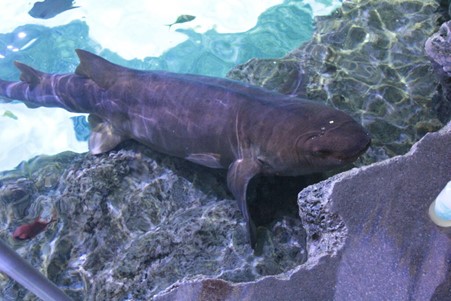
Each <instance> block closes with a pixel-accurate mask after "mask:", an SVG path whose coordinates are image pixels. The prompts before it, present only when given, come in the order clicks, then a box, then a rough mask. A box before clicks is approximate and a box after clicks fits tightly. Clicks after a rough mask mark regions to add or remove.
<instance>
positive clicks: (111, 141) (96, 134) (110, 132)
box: [88, 114, 126, 155]
mask: <svg viewBox="0 0 451 301" xmlns="http://www.w3.org/2000/svg"><path fill="white" fill-rule="evenodd" d="M88 121H89V126H90V127H91V134H90V136H89V151H90V152H91V154H93V155H97V154H101V153H104V152H107V151H109V150H112V149H113V148H115V147H116V146H117V145H118V144H119V143H121V142H122V141H124V140H126V138H125V137H123V136H122V135H120V134H119V133H117V132H116V131H115V129H114V128H113V126H112V125H111V123H109V122H107V121H103V120H102V119H101V118H100V117H98V116H96V115H93V114H91V115H89V117H88Z"/></svg>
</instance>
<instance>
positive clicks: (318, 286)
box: [155, 123, 451, 301]
mask: <svg viewBox="0 0 451 301" xmlns="http://www.w3.org/2000/svg"><path fill="white" fill-rule="evenodd" d="M450 170H451V123H448V125H447V126H446V127H445V128H443V129H442V130H441V131H439V132H437V133H430V134H427V135H426V136H425V137H424V138H422V139H421V140H420V141H419V142H418V143H416V144H415V145H414V146H413V147H412V149H411V150H410V152H409V153H407V154H406V155H404V156H398V157H394V158H392V159H388V160H386V161H382V162H379V163H375V164H373V165H370V166H367V167H362V168H359V169H352V170H350V171H347V172H344V173H341V174H338V175H336V176H334V177H332V178H329V179H327V180H325V181H323V182H320V183H318V184H315V185H312V186H309V187H307V188H306V189H304V190H303V191H302V192H301V193H300V194H299V199H298V203H299V207H300V216H301V218H302V220H303V225H304V227H305V229H306V230H307V249H308V259H307V261H306V262H305V263H303V264H301V265H299V266H298V267H297V268H295V269H294V270H292V271H290V272H287V273H285V274H283V275H279V276H275V277H274V276H269V277H265V278H263V279H260V280H258V281H254V282H248V283H241V284H232V283H230V282H226V281H223V280H215V279H204V280H201V281H194V282H180V283H178V284H175V285H173V286H172V287H171V288H170V289H168V290H166V291H165V292H163V293H160V294H159V295H158V296H157V297H156V298H155V299H156V300H160V301H163V300H171V301H173V300H230V301H231V300H363V299H365V300H451V269H450V267H451V229H449V228H448V229H445V228H439V227H437V226H436V225H435V224H433V223H432V222H431V220H430V219H429V216H428V208H429V206H430V204H431V203H432V201H433V200H434V199H435V197H436V196H437V195H438V193H439V192H440V190H441V189H442V188H443V187H444V186H445V185H446V183H447V182H448V181H449V180H451V173H450Z"/></svg>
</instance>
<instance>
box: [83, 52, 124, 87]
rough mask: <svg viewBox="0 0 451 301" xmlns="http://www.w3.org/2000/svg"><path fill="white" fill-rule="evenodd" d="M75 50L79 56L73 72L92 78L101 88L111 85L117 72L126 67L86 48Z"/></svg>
mask: <svg viewBox="0 0 451 301" xmlns="http://www.w3.org/2000/svg"><path fill="white" fill-rule="evenodd" d="M75 51H76V52H77V55H78V57H79V58H80V65H78V67H77V69H76V70H75V74H77V75H80V76H84V77H88V78H90V79H92V80H93V81H94V82H95V83H96V84H97V85H99V86H100V87H102V88H103V89H108V88H109V87H111V86H112V85H113V84H114V83H115V82H116V79H117V76H118V74H117V73H118V72H120V71H124V69H126V68H124V67H121V66H119V65H116V64H113V63H111V62H109V61H107V60H105V59H104V58H101V57H100V56H98V55H95V54H93V53H91V52H88V51H86V50H82V49H76V50H75Z"/></svg>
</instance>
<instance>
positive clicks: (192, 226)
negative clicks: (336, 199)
mask: <svg viewBox="0 0 451 301" xmlns="http://www.w3.org/2000/svg"><path fill="white" fill-rule="evenodd" d="M130 144H131V145H128V144H127V143H126V144H125V145H124V147H125V148H124V149H121V150H119V151H113V152H110V153H109V154H106V155H101V156H91V155H76V154H73V153H63V154H61V155H59V156H53V157H37V158H36V159H34V160H31V161H29V162H26V163H23V164H22V165H21V168H20V169H18V170H16V171H11V172H2V173H0V181H1V185H0V200H1V206H2V208H1V209H2V210H0V217H1V218H0V220H1V221H2V222H4V223H3V224H1V229H2V231H1V232H0V235H1V236H0V237H1V238H2V239H3V240H5V241H9V243H10V244H11V245H12V246H13V247H14V248H15V249H16V251H17V252H19V253H20V254H21V255H22V256H23V257H24V258H25V259H26V260H28V261H29V262H31V263H32V264H33V265H34V266H35V267H37V268H38V269H40V270H42V271H44V273H45V274H46V275H48V277H49V278H50V279H51V280H52V281H54V282H55V283H56V284H57V285H58V286H60V287H61V288H63V289H65V291H66V293H67V294H68V295H69V296H71V297H73V298H74V300H124V299H127V298H132V299H133V300H150V299H151V298H152V296H154V295H156V294H158V293H159V292H161V291H162V290H164V289H166V288H167V287H169V286H170V285H172V284H174V283H175V282H176V281H180V280H182V279H183V280H184V281H193V280H195V279H203V278H206V277H208V278H214V279H223V280H228V281H230V282H247V281H254V280H257V279H259V278H261V277H262V276H266V275H276V274H280V273H282V272H284V271H288V270H291V269H293V268H295V267H296V266H297V265H299V264H301V263H302V262H304V261H305V260H306V252H305V241H306V236H305V231H303V229H302V223H301V220H300V219H299V218H293V217H290V216H281V217H279V218H276V219H275V220H274V221H273V222H272V223H270V224H269V225H268V226H267V228H268V231H267V239H268V241H270V243H267V244H265V247H264V249H263V250H262V254H261V256H254V254H253V251H252V249H251V248H250V246H249V244H248V242H247V238H246V230H245V223H244V220H243V218H242V216H241V214H240V212H239V210H238V206H237V204H236V201H235V200H234V199H233V198H232V197H231V196H230V194H229V193H228V190H227V187H226V181H225V172H222V171H216V170H212V169H208V168H203V167H200V166H198V165H195V164H192V163H189V162H187V161H184V160H180V159H176V158H171V157H168V156H164V155H160V154H157V153H155V152H153V151H151V150H149V149H148V148H146V147H144V146H142V145H139V144H134V143H130ZM131 149H133V150H131ZM297 191H299V190H297ZM294 199H295V195H294V196H293V200H294ZM54 210H57V212H58V220H57V222H55V223H53V224H52V225H51V226H49V228H48V229H47V231H45V232H44V233H41V234H39V235H38V236H36V237H35V238H33V239H32V240H28V241H20V242H18V241H13V239H12V237H11V233H12V232H13V231H14V229H15V228H16V227H17V226H19V225H21V224H25V223H29V222H30V221H32V220H33V219H34V218H35V217H37V216H40V215H41V217H42V218H43V219H46V220H49V219H50V215H51V214H52V212H53V211H54ZM294 212H295V210H294ZM0 291H1V292H2V294H3V296H6V297H7V298H8V300H9V299H10V300H17V298H19V299H21V298H22V297H24V296H25V295H26V294H27V293H26V291H25V290H24V289H23V288H22V287H20V286H19V285H17V284H15V285H10V282H8V281H3V282H0Z"/></svg>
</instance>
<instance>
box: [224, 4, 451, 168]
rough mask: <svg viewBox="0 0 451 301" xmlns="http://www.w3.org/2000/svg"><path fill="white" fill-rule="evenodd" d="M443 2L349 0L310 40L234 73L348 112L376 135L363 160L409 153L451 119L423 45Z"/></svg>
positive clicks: (232, 74) (322, 20)
mask: <svg viewBox="0 0 451 301" xmlns="http://www.w3.org/2000/svg"><path fill="white" fill-rule="evenodd" d="M438 7H439V3H438V2H437V1H435V0H427V1H385V0H384V1H374V0H364V1H344V2H343V6H342V8H341V9H339V10H337V11H336V12H335V13H334V14H332V15H331V16H326V17H319V18H317V20H316V27H317V28H316V32H315V34H314V37H313V39H312V40H311V41H310V42H307V43H305V44H304V45H302V46H300V47H299V48H298V49H297V50H294V51H293V52H292V53H291V54H289V55H288V56H286V57H285V58H282V59H273V60H268V59H265V60H260V59H255V60H251V61H249V62H248V63H246V64H243V65H240V66H238V67H236V68H235V69H233V70H232V71H230V72H229V74H228V76H229V77H231V78H234V79H238V80H243V81H247V82H250V83H253V84H256V85H262V86H265V87H266V88H269V89H275V90H279V91H280V92H282V93H286V94H294V95H298V96H304V97H307V98H311V99H318V100H320V101H324V102H326V103H327V104H329V105H331V106H333V107H336V108H339V109H342V110H344V111H346V112H348V113H350V114H351V115H352V116H353V117H354V118H355V119H356V120H358V121H360V122H361V123H362V124H363V125H364V126H365V127H366V128H367V129H368V130H369V131H370V133H371V135H372V139H373V145H372V147H371V149H370V151H369V152H368V153H367V155H366V157H365V159H364V160H363V161H362V162H361V163H364V164H367V163H369V162H374V161H379V160H382V159H386V158H389V157H392V156H395V155H400V154H404V153H405V152H406V151H407V150H408V149H409V148H410V147H411V146H412V144H413V143H415V142H416V141H418V140H419V138H421V137H422V136H423V135H424V134H425V133H426V132H430V131H437V130H439V129H440V128H441V127H442V126H443V125H444V124H446V123H447V122H448V121H449V120H450V116H449V115H446V114H443V113H441V102H442V101H443V99H441V98H440V97H438V93H437V87H438V85H439V80H438V78H437V77H436V75H435V73H434V71H433V69H432V68H431V64H430V62H429V60H428V58H427V57H426V56H425V54H424V50H423V49H424V43H425V41H426V39H427V37H429V36H430V35H431V34H432V33H434V32H435V31H436V28H437V20H438V19H439V18H440V14H438V13H436V11H437V9H438ZM274 83H277V84H274Z"/></svg>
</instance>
